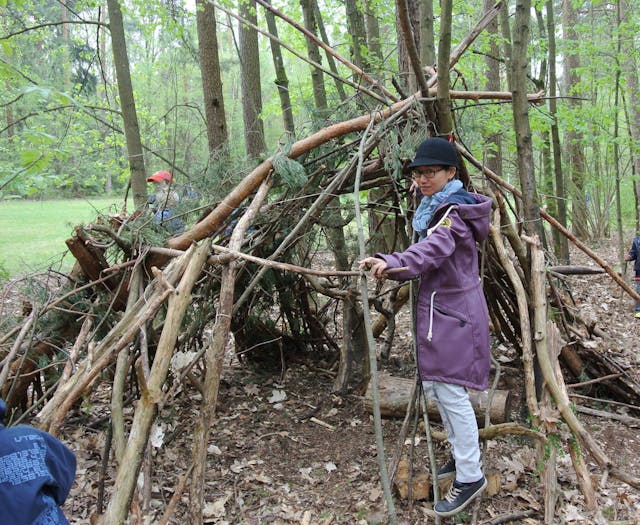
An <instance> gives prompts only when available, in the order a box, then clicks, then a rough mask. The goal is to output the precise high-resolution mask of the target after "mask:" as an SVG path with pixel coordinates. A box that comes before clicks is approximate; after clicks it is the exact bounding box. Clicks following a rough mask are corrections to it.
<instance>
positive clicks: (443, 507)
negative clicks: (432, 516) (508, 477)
mask: <svg viewBox="0 0 640 525" xmlns="http://www.w3.org/2000/svg"><path fill="white" fill-rule="evenodd" d="M486 486H487V479H486V478H485V477H484V476H482V478H480V479H479V480H478V481H474V482H473V483H459V482H458V481H454V482H453V485H451V488H450V489H449V493H448V494H447V495H446V496H445V497H444V499H443V500H440V501H438V503H436V504H435V506H434V507H433V510H434V511H435V513H436V514H437V515H438V516H442V517H447V516H453V515H454V514H457V513H458V512H460V511H461V510H462V509H464V508H465V507H466V506H467V505H469V503H471V502H472V501H473V499H474V498H475V497H477V496H479V495H480V494H481V493H482V491H483V490H484V489H485V487H486Z"/></svg>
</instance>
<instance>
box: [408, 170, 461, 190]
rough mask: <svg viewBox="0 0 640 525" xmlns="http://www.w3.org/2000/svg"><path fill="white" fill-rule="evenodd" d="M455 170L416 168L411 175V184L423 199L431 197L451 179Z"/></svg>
mask: <svg viewBox="0 0 640 525" xmlns="http://www.w3.org/2000/svg"><path fill="white" fill-rule="evenodd" d="M455 174H456V169H455V168H454V167H452V166H418V167H417V168H415V169H414V170H413V173H412V174H411V176H412V178H413V182H414V184H415V185H416V186H418V188H420V191H421V192H422V195H423V196H425V197H431V196H432V195H434V194H435V193H438V192H439V191H440V190H442V188H444V187H445V185H446V184H447V182H449V181H450V180H451V179H453V177H454V175H455Z"/></svg>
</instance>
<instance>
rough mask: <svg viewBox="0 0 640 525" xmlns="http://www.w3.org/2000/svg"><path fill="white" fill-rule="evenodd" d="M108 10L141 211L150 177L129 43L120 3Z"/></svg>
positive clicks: (133, 183) (136, 201)
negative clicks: (139, 121)
mask: <svg viewBox="0 0 640 525" xmlns="http://www.w3.org/2000/svg"><path fill="white" fill-rule="evenodd" d="M107 9H108V11H109V27H110V28H111V46H112V47H113V62H114V64H115V68H116V77H117V81H118V94H119V96H120V106H121V108H122V120H123V123H124V135H125V138H126V141H127V156H128V158H129V171H130V172H131V189H132V191H133V203H134V205H135V207H136V208H140V207H142V206H145V205H146V204H147V177H146V173H145V168H144V156H143V154H142V141H141V139H140V126H139V124H138V114H137V113H136V102H135V99H134V97H133V86H132V85H131V72H130V70H129V57H128V55H127V41H126V39H125V34H124V23H123V20H122V11H121V10H120V4H119V2H118V0H107Z"/></svg>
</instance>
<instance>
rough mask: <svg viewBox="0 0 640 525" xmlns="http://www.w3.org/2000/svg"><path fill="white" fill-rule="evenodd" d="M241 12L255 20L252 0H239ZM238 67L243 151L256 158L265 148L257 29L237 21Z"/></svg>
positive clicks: (250, 20)
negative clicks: (242, 122) (238, 27)
mask: <svg viewBox="0 0 640 525" xmlns="http://www.w3.org/2000/svg"><path fill="white" fill-rule="evenodd" d="M240 15H241V16H242V17H243V18H245V19H246V20H248V21H249V22H251V23H252V24H254V25H255V24H257V18H258V17H257V14H256V3H255V0H250V1H248V2H241V3H240ZM240 70H241V72H240V75H241V81H242V82H241V83H242V118H243V121H244V140H245V151H246V152H247V155H248V156H249V157H250V158H252V159H258V158H260V157H261V156H262V154H263V153H264V152H265V150H266V149H267V146H266V144H265V141H264V126H263V123H262V117H261V113H262V92H261V88H260V50H259V48H258V32H257V31H256V30H255V29H253V28H252V27H249V26H247V25H245V24H240Z"/></svg>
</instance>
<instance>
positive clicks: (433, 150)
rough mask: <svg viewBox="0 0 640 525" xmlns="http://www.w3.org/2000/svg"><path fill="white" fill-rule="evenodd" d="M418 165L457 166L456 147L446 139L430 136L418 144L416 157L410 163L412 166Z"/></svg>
mask: <svg viewBox="0 0 640 525" xmlns="http://www.w3.org/2000/svg"><path fill="white" fill-rule="evenodd" d="M418 166H453V167H455V168H457V167H458V154H457V153H456V147H455V146H454V145H453V144H451V142H449V141H448V140H446V139H441V138H439V137H431V138H428V139H427V140H425V141H423V142H422V143H421V144H420V145H419V146H418V150H417V151H416V158H415V159H413V162H411V164H409V167H410V168H417V167H418Z"/></svg>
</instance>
